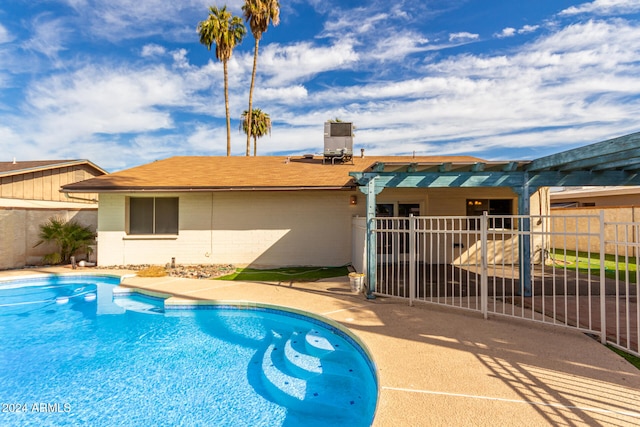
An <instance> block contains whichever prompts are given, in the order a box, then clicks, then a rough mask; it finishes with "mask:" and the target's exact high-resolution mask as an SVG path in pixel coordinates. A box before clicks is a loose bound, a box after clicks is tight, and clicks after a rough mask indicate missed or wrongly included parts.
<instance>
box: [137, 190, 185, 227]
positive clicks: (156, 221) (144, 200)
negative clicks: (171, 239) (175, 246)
mask: <svg viewBox="0 0 640 427" xmlns="http://www.w3.org/2000/svg"><path fill="white" fill-rule="evenodd" d="M179 209H180V199H179V198H178V197H129V215H128V216H129V218H128V219H129V224H128V232H127V234H128V235H132V236H144V235H147V236H148V235H178V233H179V229H180V223H179Z"/></svg>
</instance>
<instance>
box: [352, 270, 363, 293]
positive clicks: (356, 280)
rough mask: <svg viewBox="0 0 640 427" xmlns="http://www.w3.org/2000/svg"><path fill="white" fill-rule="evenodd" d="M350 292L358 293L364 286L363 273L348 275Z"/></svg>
mask: <svg viewBox="0 0 640 427" xmlns="http://www.w3.org/2000/svg"><path fill="white" fill-rule="evenodd" d="M349 286H350V287H351V292H356V293H360V292H362V288H363V286H364V273H349Z"/></svg>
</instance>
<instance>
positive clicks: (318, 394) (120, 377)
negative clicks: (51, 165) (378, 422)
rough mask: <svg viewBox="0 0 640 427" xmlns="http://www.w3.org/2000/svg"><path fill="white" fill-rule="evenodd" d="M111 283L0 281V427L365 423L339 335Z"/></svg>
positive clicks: (361, 361) (293, 318)
mask: <svg viewBox="0 0 640 427" xmlns="http://www.w3.org/2000/svg"><path fill="white" fill-rule="evenodd" d="M118 282H119V278H115V277H104V276H101V277H98V276H75V277H68V276H67V277H54V278H49V279H47V280H46V281H43V279H38V280H29V281H24V280H23V281H14V282H9V283H7V282H4V283H3V282H0V346H1V347H2V351H1V352H0V368H1V369H0V403H1V404H2V408H1V409H2V412H1V413H0V425H20V426H24V425H38V426H41V425H80V424H83V425H109V426H112V425H123V426H124V425H136V426H139V425H248V426H254V425H256V426H257V425H265V426H267V425H268V426H277V425H286V426H296V425H300V426H302V425H304V426H313V425H317V426H320V425H322V426H327V425H350V426H358V425H370V424H371V422H372V420H373V414H374V411H375V405H376V397H377V384H376V378H375V373H374V369H373V366H372V364H371V362H370V361H369V359H368V358H366V355H365V354H364V351H363V350H362V348H361V347H360V346H358V345H357V344H356V342H355V341H354V340H353V339H352V338H351V337H350V336H349V335H348V334H346V333H344V332H343V331H341V330H339V329H338V328H336V327H334V326H331V325H329V324H326V323H323V322H320V321H319V320H317V319H313V318H311V317H306V316H304V315H302V314H300V313H294V312H288V311H282V310H275V309H273V308H269V307H254V308H253V309H245V308H243V309H240V308H239V307H237V306H222V307H220V306H215V307H214V306H206V307H199V309H194V308H196V307H187V308H188V309H185V307H183V309H180V310H178V309H176V310H168V309H167V310H165V309H164V303H163V300H162V299H161V298H150V297H141V296H138V295H135V294H134V295H126V294H116V298H114V296H113V292H112V291H113V289H114V287H115V285H117V283H118Z"/></svg>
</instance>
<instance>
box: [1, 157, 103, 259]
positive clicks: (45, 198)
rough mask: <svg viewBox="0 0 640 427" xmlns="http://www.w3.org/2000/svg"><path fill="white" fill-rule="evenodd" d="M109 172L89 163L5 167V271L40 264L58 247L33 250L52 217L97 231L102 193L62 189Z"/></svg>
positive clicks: (10, 164) (14, 163)
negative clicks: (40, 233) (42, 229)
mask: <svg viewBox="0 0 640 427" xmlns="http://www.w3.org/2000/svg"><path fill="white" fill-rule="evenodd" d="M106 173H107V172H106V171H105V170H104V169H102V168H100V167H99V166H97V165H96V164H94V163H92V162H90V161H88V160H29V161H16V160H14V161H12V162H0V234H1V235H2V236H3V238H2V240H1V242H0V269H4V268H19V267H24V266H25V265H37V264H40V263H41V261H42V256H43V255H44V254H46V253H49V252H51V251H52V249H53V247H51V246H49V245H47V244H44V245H39V246H37V247H34V245H36V243H38V241H39V240H40V239H39V237H38V234H39V231H40V229H39V227H40V225H41V224H44V223H45V222H47V221H48V220H49V218H51V217H59V218H62V219H64V220H75V221H77V222H78V223H80V224H83V225H86V226H89V227H91V228H92V229H95V228H96V227H97V223H98V212H97V211H98V200H97V198H98V194H97V193H93V192H87V193H74V194H68V193H67V194H63V193H61V192H60V187H61V186H63V185H67V184H72V183H75V182H78V181H84V180H87V179H90V178H94V177H97V176H101V175H105V174H106Z"/></svg>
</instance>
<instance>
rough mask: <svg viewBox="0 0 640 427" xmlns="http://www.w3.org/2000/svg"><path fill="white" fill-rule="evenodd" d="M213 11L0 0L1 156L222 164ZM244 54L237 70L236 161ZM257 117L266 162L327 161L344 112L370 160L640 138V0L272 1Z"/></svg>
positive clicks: (523, 152) (136, 0)
mask: <svg viewBox="0 0 640 427" xmlns="http://www.w3.org/2000/svg"><path fill="white" fill-rule="evenodd" d="M226 4H227V6H228V7H229V8H230V9H231V10H232V11H233V12H234V13H235V14H236V15H241V9H240V8H241V5H242V1H239V0H233V1H228V2H227V3H226ZM210 5H217V6H223V5H224V3H212V2H210V1H206V0H182V1H174V2H169V1H160V0H111V1H108V2H107V1H102V0H59V1H58V0H42V1H39V0H38V1H33V0H11V1H10V2H2V3H1V4H0V153H1V155H0V161H11V160H12V159H13V158H16V159H17V160H18V161H20V160H36V159H38V160H47V159H76V158H86V159H89V160H91V161H93V162H94V163H96V164H98V165H100V166H102V167H104V168H106V169H108V170H110V171H116V170H120V169H124V168H127V167H131V166H136V165H140V164H143V163H147V162H151V161H154V160H157V159H162V158H167V157H171V156H175V155H225V153H226V130H225V114H224V95H223V83H222V82H223V73H222V64H221V63H220V62H218V61H217V60H216V59H215V57H214V55H213V53H212V52H209V51H207V49H206V47H204V46H202V45H201V44H200V43H199V41H198V35H197V33H196V26H197V24H198V22H199V21H201V20H204V19H205V18H206V17H207V13H208V6H210ZM253 47H254V40H253V37H252V36H251V34H250V33H249V34H248V35H247V37H246V38H245V39H244V41H243V42H242V44H241V45H240V46H239V47H237V48H236V49H235V51H234V53H233V56H232V58H231V60H230V62H229V74H230V75H229V81H230V108H231V118H232V122H231V127H232V135H231V136H232V141H231V143H232V151H233V154H234V155H243V154H244V147H245V141H246V140H245V136H244V134H241V133H240V132H238V123H239V122H238V119H239V117H240V114H241V112H242V111H243V110H245V109H247V107H248V88H249V82H250V78H251V67H252V60H253ZM254 107H258V108H261V109H262V110H264V111H265V112H267V113H269V114H270V115H271V118H272V120H273V130H272V134H271V136H266V137H264V138H262V139H261V140H259V141H258V152H259V154H261V155H283V154H292V155H295V154H302V153H319V152H321V151H322V146H323V123H324V121H325V120H327V119H330V118H336V117H338V118H340V119H342V120H344V121H353V122H354V123H355V125H356V126H357V131H356V137H355V149H356V151H359V149H360V148H364V149H365V150H366V153H367V154H369V155H390V154H398V155H402V154H411V153H413V152H415V153H416V154H417V155H434V154H437V155H458V154H468V155H474V156H478V157H481V158H485V159H487V160H503V159H512V160H515V159H534V158H537V157H541V156H544V155H547V154H552V153H556V152H560V151H563V150H565V149H569V148H573V147H576V146H582V145H586V144H589V143H592V142H598V141H601V140H604V139H607V138H611V137H615V136H620V135H624V134H628V133H632V132H636V131H639V130H640V0H594V1H586V2H585V1H569V0H522V1H514V0H421V1H416V0H406V1H403V0H398V1H394V2H389V1H381V0H369V1H346V0H306V1H304V0H289V1H286V0H282V1H281V12H280V25H278V26H277V27H270V28H269V30H268V31H267V32H266V33H265V34H264V36H263V38H262V41H261V44H260V55H259V58H258V76H257V83H256V89H255V93H254Z"/></svg>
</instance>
